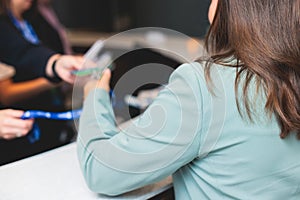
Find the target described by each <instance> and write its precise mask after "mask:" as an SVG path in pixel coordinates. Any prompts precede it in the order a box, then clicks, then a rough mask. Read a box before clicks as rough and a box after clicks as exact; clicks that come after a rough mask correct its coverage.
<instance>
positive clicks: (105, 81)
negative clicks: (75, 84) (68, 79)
mask: <svg viewBox="0 0 300 200" xmlns="http://www.w3.org/2000/svg"><path fill="white" fill-rule="evenodd" d="M110 78H111V71H110V70H109V69H106V70H104V71H103V73H102V76H101V79H100V80H91V81H89V82H88V83H87V84H86V85H85V87H84V98H86V97H87V96H88V94H89V93H90V91H91V90H93V89H95V88H99V89H104V90H106V91H107V92H109V91H110V87H109V83H110Z"/></svg>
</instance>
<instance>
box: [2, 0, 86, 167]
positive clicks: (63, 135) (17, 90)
mask: <svg viewBox="0 0 300 200" xmlns="http://www.w3.org/2000/svg"><path fill="white" fill-rule="evenodd" d="M31 6H32V1H30V0H1V1H0V12H1V14H0V29H1V32H0V60H1V61H2V62H4V63H6V64H8V65H11V66H13V67H14V69H15V72H16V73H15V75H14V76H13V77H12V79H9V80H5V81H2V82H1V84H0V89H1V91H0V92H1V98H0V100H1V104H2V108H13V109H18V110H44V111H52V112H60V111H65V110H66V108H65V103H64V98H65V97H64V94H63V93H62V92H61V90H59V89H57V87H58V86H59V85H60V84H61V83H62V82H63V81H65V82H68V83H73V82H74V80H75V76H74V75H72V73H71V71H73V70H77V69H80V67H81V65H82V62H83V58H82V57H79V56H70V55H61V54H59V53H57V52H55V51H53V50H51V49H49V48H47V47H45V46H44V45H43V44H42V42H41V41H40V39H39V38H38V36H37V34H36V33H35V31H34V29H33V27H32V26H31V24H30V22H29V21H28V20H27V19H25V18H24V16H23V14H24V12H25V11H26V10H28V9H29V8H30V7H31ZM12 86H14V87H12ZM34 127H35V128H34V129H33V130H32V131H31V132H30V133H29V134H32V133H36V132H39V135H40V139H39V140H38V141H36V142H35V143H33V144H32V143H30V142H28V139H27V138H26V137H23V138H18V139H16V140H13V141H2V140H0V147H1V149H5V150H2V151H1V153H0V159H1V162H2V163H7V162H11V161H14V160H17V159H20V158H23V157H27V156H29V155H33V154H36V153H38V152H42V151H45V150H48V149H52V148H54V147H57V146H61V145H63V144H66V143H69V142H70V141H71V140H72V139H73V138H74V136H75V131H74V130H73V127H72V126H70V124H69V123H68V122H65V121H53V120H43V119H40V120H36V121H35V126H34ZM37 130H38V131H37ZM4 152H11V153H10V154H6V153H4Z"/></svg>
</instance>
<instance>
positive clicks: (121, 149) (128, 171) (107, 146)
mask: <svg viewBox="0 0 300 200" xmlns="http://www.w3.org/2000/svg"><path fill="white" fill-rule="evenodd" d="M106 73H107V72H105V73H104V75H103V77H102V79H101V80H100V81H99V83H98V85H97V87H98V88H97V87H96V88H97V89H94V90H93V91H92V92H90V93H89V95H88V97H87V98H86V100H85V103H84V108H83V113H82V116H81V119H80V125H79V137H78V157H79V162H80V165H81V169H82V171H83V174H84V177H85V179H86V182H87V184H88V186H89V187H90V189H91V190H93V191H94V192H97V193H102V194H107V195H118V194H121V193H125V192H128V191H131V190H134V189H136V188H140V187H142V186H145V185H147V184H151V183H154V182H157V181H159V180H162V179H164V178H166V177H167V176H169V175H171V174H173V173H174V172H175V171H176V170H178V169H179V168H180V167H182V166H184V165H186V164H187V163H189V162H191V161H192V160H193V159H194V158H195V157H197V155H198V152H199V147H200V136H199V134H198V133H199V125H200V123H201V119H202V118H201V116H202V115H201V106H200V105H201V102H202V101H201V91H200V88H199V86H197V84H195V83H196V77H195V73H194V72H193V71H192V70H190V68H189V67H180V68H179V69H178V70H176V72H175V73H173V75H172V76H171V78H170V82H169V85H168V86H167V87H166V88H165V89H164V90H163V91H162V92H161V93H160V94H159V96H158V97H157V99H156V100H155V101H154V103H153V104H151V105H150V107H149V108H148V109H147V110H146V111H145V112H144V114H142V115H141V116H140V117H139V118H137V119H136V120H134V121H133V122H132V123H131V124H130V125H129V127H127V128H126V129H124V130H118V129H117V127H116V125H115V118H114V113H113V109H112V107H111V105H110V97H109V95H108V92H107V91H108V89H107V86H108V81H109V76H110V75H109V73H108V74H106ZM192 84H193V85H192ZM101 85H102V86H101ZM87 93H88V92H87Z"/></svg>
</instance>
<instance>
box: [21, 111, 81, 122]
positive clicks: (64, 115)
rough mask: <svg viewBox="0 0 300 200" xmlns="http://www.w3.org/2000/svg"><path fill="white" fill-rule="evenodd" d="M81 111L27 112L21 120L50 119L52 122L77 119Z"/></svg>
mask: <svg viewBox="0 0 300 200" xmlns="http://www.w3.org/2000/svg"><path fill="white" fill-rule="evenodd" d="M81 112H82V109H78V110H71V111H66V112H45V111H41V110H27V111H26V112H24V114H23V115H22V116H21V119H52V120H72V119H78V118H79V117H80V114H81Z"/></svg>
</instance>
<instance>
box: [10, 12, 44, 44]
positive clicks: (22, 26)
mask: <svg viewBox="0 0 300 200" xmlns="http://www.w3.org/2000/svg"><path fill="white" fill-rule="evenodd" d="M8 16H9V17H10V19H11V21H12V22H13V24H14V26H15V27H16V28H17V29H18V30H19V31H21V33H22V35H23V37H24V38H25V39H26V40H27V41H28V42H30V43H32V44H39V43H40V40H39V38H38V36H37V34H36V33H35V31H34V30H33V28H32V26H31V25H30V23H28V22H27V21H26V20H24V21H23V23H21V22H20V21H19V20H17V19H16V18H15V17H14V16H13V14H12V13H11V12H9V13H8Z"/></svg>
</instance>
